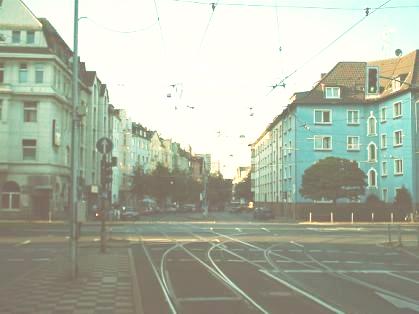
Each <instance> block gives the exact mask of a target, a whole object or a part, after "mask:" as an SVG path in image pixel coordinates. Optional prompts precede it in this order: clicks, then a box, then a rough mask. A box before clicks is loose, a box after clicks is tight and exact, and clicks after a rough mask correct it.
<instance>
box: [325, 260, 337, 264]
mask: <svg viewBox="0 0 419 314" xmlns="http://www.w3.org/2000/svg"><path fill="white" fill-rule="evenodd" d="M322 263H325V264H337V263H339V261H322Z"/></svg>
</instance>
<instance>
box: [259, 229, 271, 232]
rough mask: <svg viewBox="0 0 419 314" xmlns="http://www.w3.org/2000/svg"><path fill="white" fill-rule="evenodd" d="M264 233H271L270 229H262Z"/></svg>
mask: <svg viewBox="0 0 419 314" xmlns="http://www.w3.org/2000/svg"><path fill="white" fill-rule="evenodd" d="M261 229H262V230H263V231H266V232H271V231H269V229H267V228H261Z"/></svg>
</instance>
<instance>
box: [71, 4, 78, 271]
mask: <svg viewBox="0 0 419 314" xmlns="http://www.w3.org/2000/svg"><path fill="white" fill-rule="evenodd" d="M78 22H79V2H78V0H74V34H73V39H74V45H73V77H72V81H73V115H72V128H71V152H72V157H71V206H70V207H71V236H70V239H71V240H70V241H71V245H70V251H71V252H70V256H71V278H72V279H76V278H77V274H78V254H77V253H78V252H77V169H78V162H77V158H78V149H77V148H78V136H77V132H78V129H79V120H78V119H79V117H78V115H77V108H78V105H79V60H78V59H79V57H78Z"/></svg>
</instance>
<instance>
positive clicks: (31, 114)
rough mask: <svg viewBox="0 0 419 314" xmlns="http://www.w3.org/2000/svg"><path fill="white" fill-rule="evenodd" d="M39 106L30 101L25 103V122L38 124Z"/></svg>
mask: <svg viewBox="0 0 419 314" xmlns="http://www.w3.org/2000/svg"><path fill="white" fill-rule="evenodd" d="M36 116H37V104H36V102H32V101H28V102H24V103H23V122H36V118H37V117H36Z"/></svg>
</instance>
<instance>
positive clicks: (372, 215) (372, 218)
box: [371, 213, 374, 222]
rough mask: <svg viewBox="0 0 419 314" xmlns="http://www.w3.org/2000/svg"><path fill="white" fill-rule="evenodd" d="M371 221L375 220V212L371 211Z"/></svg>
mask: <svg viewBox="0 0 419 314" xmlns="http://www.w3.org/2000/svg"><path fill="white" fill-rule="evenodd" d="M371 221H372V222H374V213H371Z"/></svg>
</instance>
